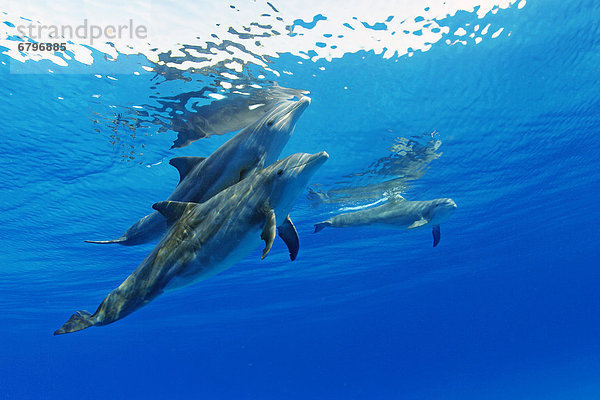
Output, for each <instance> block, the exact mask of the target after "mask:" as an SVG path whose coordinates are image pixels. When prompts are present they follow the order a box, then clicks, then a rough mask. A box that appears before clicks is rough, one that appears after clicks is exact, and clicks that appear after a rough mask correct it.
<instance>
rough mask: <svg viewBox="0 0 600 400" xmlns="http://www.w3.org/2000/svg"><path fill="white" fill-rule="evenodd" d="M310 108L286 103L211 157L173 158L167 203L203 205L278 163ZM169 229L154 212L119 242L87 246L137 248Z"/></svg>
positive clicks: (306, 102)
mask: <svg viewBox="0 0 600 400" xmlns="http://www.w3.org/2000/svg"><path fill="white" fill-rule="evenodd" d="M309 104H310V98H308V97H301V98H300V99H299V100H293V101H292V100H284V101H282V102H280V103H279V104H278V105H277V106H275V108H274V109H272V110H271V111H270V112H268V113H267V114H265V115H264V116H263V117H262V118H260V119H259V120H258V121H256V122H254V123H253V124H252V125H250V126H248V127H247V128H245V129H244V130H242V131H241V132H239V133H238V134H237V135H235V136H234V137H233V138H231V139H230V140H228V141H227V142H226V143H224V144H223V145H222V146H221V147H219V148H218V149H217V150H215V152H214V153H212V154H211V155H210V156H209V157H207V158H202V157H176V158H173V159H172V160H171V161H170V164H171V165H173V166H174V167H175V168H177V170H178V171H179V175H180V180H179V184H178V185H177V187H176V188H175V190H174V191H173V193H171V195H170V196H169V198H168V199H167V200H170V201H187V202H193V203H201V202H204V201H206V200H208V199H210V198H211V197H212V196H214V195H215V194H217V193H219V192H220V191H221V190H223V189H225V188H227V187H229V186H231V185H233V184H235V183H237V182H239V181H240V180H242V179H244V178H245V177H246V176H248V175H249V174H250V173H251V172H252V171H255V170H258V169H261V168H263V167H264V166H267V165H270V164H272V163H273V162H275V161H276V160H277V157H279V154H280V153H281V151H282V150H283V147H284V146H285V144H286V143H287V142H288V140H289V138H290V136H291V135H292V133H293V131H294V127H295V126H296V122H297V121H298V118H299V117H300V115H301V114H302V112H303V111H304V110H305V109H306V107H308V105H309ZM166 228H167V223H166V221H165V218H164V217H163V216H162V215H160V213H159V212H158V211H155V212H153V213H152V214H149V215H146V216H145V217H143V218H142V219H140V220H139V221H137V222H136V223H135V224H133V225H132V226H131V227H130V228H129V229H128V230H127V231H126V232H125V233H124V234H123V235H122V236H121V237H120V238H118V239H114V240H86V242H88V243H96V244H113V243H117V244H121V245H125V246H135V245H138V244H142V243H147V242H150V241H152V240H154V239H157V238H159V237H160V236H161V235H162V234H163V233H164V232H165V230H166Z"/></svg>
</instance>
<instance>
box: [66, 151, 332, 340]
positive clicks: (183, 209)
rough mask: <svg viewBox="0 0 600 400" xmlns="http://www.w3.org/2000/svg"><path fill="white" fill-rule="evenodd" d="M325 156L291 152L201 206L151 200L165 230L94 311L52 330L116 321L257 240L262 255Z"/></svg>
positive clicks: (225, 264)
mask: <svg viewBox="0 0 600 400" xmlns="http://www.w3.org/2000/svg"><path fill="white" fill-rule="evenodd" d="M328 157H329V156H328V155H327V153H326V152H324V151H323V152H320V153H317V154H312V155H311V154H306V153H297V154H293V155H291V156H289V157H286V158H284V159H283V160H280V161H278V162H276V163H275V164H273V165H271V166H269V167H266V168H264V169H262V170H260V171H257V172H255V173H254V174H252V175H251V176H250V177H248V178H246V179H244V180H243V181H241V182H239V183H237V184H235V185H233V186H231V187H229V188H227V189H225V190H223V191H222V192H220V193H219V194H217V195H215V196H214V197H212V198H211V199H209V200H208V201H206V202H204V203H201V204H197V203H184V202H177V201H162V202H159V203H156V204H154V205H153V208H154V209H156V210H158V211H159V212H160V213H161V214H162V215H164V216H165V218H166V219H167V221H168V224H169V229H168V231H167V234H166V235H165V236H163V238H162V239H161V240H160V242H159V243H158V244H157V245H156V247H155V248H154V250H152V252H151V253H150V254H149V255H148V257H146V259H145V260H144V261H142V263H141V264H140V266H139V267H138V268H137V269H136V270H135V271H134V272H133V273H132V274H131V275H129V277H128V278H127V279H125V281H124V282H123V283H121V285H120V286H119V287H117V288H116V289H114V290H113V291H112V292H110V293H109V295H108V296H106V298H105V299H104V301H102V303H101V304H100V306H99V307H98V309H97V310H96V312H95V313H94V314H90V313H89V312H87V311H78V312H76V313H75V314H73V315H72V316H71V318H70V319H69V320H68V321H67V322H66V323H65V324H64V325H63V326H62V327H61V328H60V329H58V330H57V331H56V332H54V334H55V335H60V334H63V333H70V332H75V331H79V330H81V329H85V328H88V327H90V326H94V325H107V324H110V323H112V322H115V321H117V320H119V319H121V318H123V317H125V316H126V315H128V314H131V313H132V312H134V311H135V310H137V309H138V308H140V307H142V306H144V305H146V304H148V303H149V302H150V301H152V300H153V299H155V298H156V297H157V296H159V295H160V294H161V293H163V292H164V291H167V290H170V289H175V288H179V287H182V286H186V285H189V284H192V283H194V282H198V281H201V280H204V279H207V278H209V277H211V276H213V275H215V274H217V273H219V272H221V271H223V270H225V269H227V268H229V267H231V266H232V265H233V264H235V263H237V262H238V261H240V260H241V259H242V258H244V257H245V256H246V255H248V253H250V252H251V251H252V250H254V249H255V248H256V247H257V246H259V245H260V241H261V239H262V240H264V241H265V248H264V250H263V252H262V258H265V257H266V256H267V254H268V253H269V250H270V249H271V246H272V245H273V240H274V239H275V231H276V226H277V221H283V220H287V218H288V214H289V212H290V210H291V208H292V206H293V204H294V202H295V201H296V199H297V198H298V197H299V196H300V194H301V192H302V191H303V190H304V189H305V188H306V185H307V184H308V180H309V179H310V178H311V177H312V175H313V174H314V173H315V172H316V171H317V170H318V169H319V167H321V165H323V163H324V162H325V161H326V160H327V158H328Z"/></svg>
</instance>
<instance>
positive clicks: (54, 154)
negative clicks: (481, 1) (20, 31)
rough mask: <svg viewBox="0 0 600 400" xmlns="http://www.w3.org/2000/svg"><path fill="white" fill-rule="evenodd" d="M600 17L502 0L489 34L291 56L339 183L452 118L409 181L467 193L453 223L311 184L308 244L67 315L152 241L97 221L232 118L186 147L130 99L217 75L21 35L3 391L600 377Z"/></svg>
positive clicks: (260, 392) (170, 393) (125, 222)
mask: <svg viewBox="0 0 600 400" xmlns="http://www.w3.org/2000/svg"><path fill="white" fill-rule="evenodd" d="M470 20H473V21H472V22H473V24H475V23H481V21H479V20H477V17H476V16H475V15H473V14H471V13H466V12H463V13H459V14H457V16H456V18H454V19H452V20H451V21H449V22H448V24H449V25H450V26H453V24H456V27H458V26H464V23H465V21H467V22H468V21H470ZM598 21H600V3H598V2H597V1H595V0H589V1H577V2H561V1H554V0H548V1H539V2H535V1H531V2H529V3H527V5H526V6H525V7H524V8H523V9H519V10H517V9H516V7H514V6H513V7H511V8H509V9H507V10H501V11H500V12H498V13H497V14H495V15H489V16H487V17H486V19H485V21H483V22H486V23H487V22H493V23H496V24H499V25H501V26H504V27H506V29H505V31H511V35H510V36H508V35H507V34H506V32H505V33H504V34H503V35H501V36H500V37H498V38H496V39H494V40H487V41H483V42H482V43H480V44H478V45H472V44H469V45H466V46H463V45H460V44H459V45H453V46H448V45H445V44H439V45H435V46H433V47H432V49H431V50H429V51H427V52H424V53H421V52H417V53H415V55H414V56H412V57H407V56H403V57H400V58H392V59H384V58H382V57H381V56H380V55H378V54H375V53H374V52H358V53H355V54H346V55H345V56H344V57H343V58H341V59H334V60H333V61H331V62H328V61H317V62H314V63H312V62H304V63H303V64H298V63H297V58H296V57H295V56H291V55H285V54H283V55H281V57H279V58H277V59H274V60H273V66H274V69H278V70H288V71H292V72H293V75H288V74H282V75H281V76H280V77H278V78H277V81H278V83H279V84H280V85H281V86H285V87H293V88H301V89H307V90H309V91H310V92H311V94H310V97H311V98H312V104H311V105H310V107H309V108H308V109H307V110H306V111H305V112H304V114H303V116H302V117H301V119H300V121H299V123H298V125H297V127H296V131H295V133H294V135H293V137H292V139H291V140H290V142H289V143H288V145H287V147H286V148H285V150H284V153H283V154H282V156H285V155H288V154H292V153H295V152H299V151H302V152H317V151H321V150H326V151H327V152H328V153H329V154H330V160H329V161H328V162H327V163H326V164H325V165H324V166H323V167H322V168H321V170H320V171H319V172H318V173H317V175H315V177H314V178H313V183H314V184H318V185H319V186H318V187H319V188H322V189H323V190H332V189H335V188H339V187H340V182H346V185H348V184H350V185H352V184H353V183H352V182H355V183H354V184H355V186H356V187H360V186H361V185H363V184H365V183H373V184H375V183H379V180H380V179H381V178H378V177H376V176H374V177H372V178H369V177H367V178H365V179H363V180H361V181H360V182H358V181H356V180H353V179H350V178H347V176H348V175H350V174H354V173H359V172H361V171H365V170H368V168H369V166H370V165H372V164H373V163H374V162H375V161H376V160H378V159H381V158H384V157H388V156H389V155H390V152H389V147H390V146H391V145H392V144H393V143H394V140H395V139H396V138H398V137H404V138H413V139H414V141H415V142H416V143H418V144H421V145H425V144H426V143H428V140H429V139H430V136H428V135H427V134H429V133H431V132H434V131H435V132H436V133H435V134H434V137H435V138H436V140H440V141H441V142H442V144H441V146H440V147H439V150H438V151H437V153H440V154H441V155H440V156H439V157H438V158H436V159H434V160H432V161H431V162H429V163H427V164H426V168H425V170H424V173H423V174H422V176H420V177H419V178H418V179H413V180H410V181H409V182H407V184H406V188H405V190H404V191H403V195H404V196H405V197H406V198H407V199H409V200H427V199H433V198H437V197H451V198H453V199H454V200H455V201H456V203H457V204H458V209H457V211H456V212H455V213H454V215H453V216H452V217H451V218H450V219H448V220H447V221H446V222H445V223H443V224H442V228H441V229H442V239H441V243H440V245H439V246H438V247H436V248H432V246H431V232H430V231H429V230H417V231H414V232H412V231H411V232H407V231H394V230H385V231H382V230H379V229H377V228H373V227H365V228H352V229H351V228H348V229H337V230H334V229H329V230H324V231H323V232H320V233H319V234H315V235H313V234H312V225H313V224H314V223H315V222H318V221H321V220H323V219H326V218H328V217H329V216H330V215H332V214H331V213H335V212H336V210H337V209H338V208H339V207H338V206H337V205H335V204H320V205H319V204H314V203H313V202H311V200H309V199H308V198H306V197H305V196H302V197H301V198H300V199H299V200H298V202H297V204H296V206H295V208H294V210H293V212H292V218H293V220H294V222H295V225H296V227H297V229H298V233H299V235H300V240H301V249H300V254H299V256H298V259H297V260H296V261H295V262H293V263H292V262H289V260H288V258H287V257H288V256H287V249H286V248H285V246H284V245H283V243H281V242H280V241H276V243H275V245H274V248H273V249H272V250H271V253H270V254H269V257H268V258H267V259H265V260H263V261H260V249H257V250H256V251H255V252H253V253H252V254H251V255H249V256H248V257H246V258H245V259H244V261H242V262H240V263H239V264H237V265H236V266H234V267H233V268H231V269H230V270H227V271H225V272H223V273H222V274H220V275H218V276H216V277H214V278H211V279H210V280H207V281H205V282H202V283H200V284H197V285H195V286H192V287H188V288H185V289H182V290H179V291H177V292H173V293H169V294H166V295H164V296H161V297H159V298H158V299H157V300H155V301H154V302H152V303H151V304H149V305H148V306H147V307H145V308H143V309H141V310H139V311H137V312H135V313H134V314H132V315H130V316H128V317H127V318H125V319H123V320H121V321H118V322H116V323H114V324H112V325H109V326H105V327H100V328H92V329H88V330H85V331H83V332H78V333H74V334H70V335H63V336H57V337H54V336H53V335H52V332H53V331H54V330H55V329H57V328H58V327H60V326H61V324H62V323H64V321H65V320H66V319H67V318H68V317H69V315H71V313H72V312H74V311H76V310H79V309H88V310H94V309H95V308H96V306H97V305H98V304H99V303H100V301H101V300H102V299H103V298H104V296H105V295H106V294H107V293H108V292H109V291H110V290H112V289H113V288H114V287H116V286H117V285H118V284H119V283H120V282H122V280H123V279H124V278H125V277H126V276H127V275H129V273H130V272H131V271H133V269H134V268H135V267H136V266H137V265H138V264H139V263H140V262H141V260H142V259H143V258H144V257H145V256H146V254H148V253H149V251H150V250H151V249H152V246H153V245H151V244H147V245H143V246H137V247H110V246H108V247H107V246H93V245H89V244H86V243H84V242H83V240H84V239H106V238H112V237H116V236H118V235H120V234H121V233H122V231H123V230H124V229H126V228H127V227H128V226H129V225H130V224H131V223H133V222H134V221H135V220H137V218H139V217H141V216H143V215H145V214H146V213H147V212H148V211H149V207H150V205H151V204H153V203H154V202H156V201H160V200H163V199H165V198H166V197H168V195H169V194H170V193H171V191H172V189H173V187H174V186H175V185H176V183H177V179H178V176H177V171H176V170H175V169H174V168H172V167H171V166H169V165H168V162H167V161H168V159H169V158H171V157H174V156H180V155H198V156H207V155H208V154H210V152H211V151H213V150H214V149H216V148H217V147H218V146H219V145H220V144H222V143H224V142H225V141H226V140H227V139H228V138H229V137H231V134H228V135H224V136H213V137H210V138H207V139H201V140H199V141H197V142H194V143H193V144H191V145H190V146H188V147H185V148H183V149H173V150H170V145H171V143H172V141H173V140H174V139H175V137H176V134H175V133H174V132H173V131H170V130H168V129H166V130H165V131H163V132H158V130H159V126H158V125H156V124H152V123H146V124H141V125H140V126H138V127H137V129H136V130H135V135H133V133H132V132H133V131H132V130H130V129H129V128H127V127H125V126H124V125H118V126H116V128H115V123H114V121H113V120H114V119H115V117H116V114H117V113H121V112H123V113H125V114H126V115H125V117H124V118H126V119H127V118H129V119H127V121H129V122H131V121H132V118H133V117H132V112H131V110H132V108H131V106H132V105H138V104H144V105H146V109H147V110H149V109H151V107H152V106H156V105H157V104H156V103H157V100H156V95H157V92H161V93H160V95H161V96H163V97H168V96H175V95H177V94H180V93H185V92H190V91H194V90H200V89H201V85H200V83H198V82H195V81H186V80H173V81H170V82H165V83H164V84H163V86H155V85H157V79H156V78H154V77H153V76H154V74H153V73H148V74H142V75H140V76H134V75H132V74H123V75H118V80H112V79H108V78H106V77H102V78H97V77H95V76H94V74H92V73H78V74H51V73H45V74H31V73H28V74H19V73H14V72H13V71H11V70H10V68H9V66H10V64H11V62H15V61H14V60H11V59H10V58H9V57H7V56H5V55H2V56H0V60H2V61H3V62H4V64H3V65H1V66H0V70H1V72H0V88H1V96H0V97H1V98H2V99H3V101H2V102H1V103H0V110H1V115H2V120H3V124H2V134H1V137H2V140H1V141H0V154H1V157H0V167H1V171H2V173H1V174H0V188H1V191H0V196H1V203H0V209H1V211H2V212H1V219H2V226H1V229H0V238H1V248H2V263H1V265H2V266H1V268H0V343H1V345H0V349H1V351H0V399H56V398H65V399H71V398H73V399H74V398H81V399H107V398H109V399H142V398H145V399H166V398H169V399H197V398H207V399H296V398H297V399H557V400H558V399H561V400H562V399H565V400H566V399H598V398H600V340H599V337H600V321H599V315H600V295H599V293H600V292H599V291H598V284H599V282H600V268H599V267H600V263H599V261H598V260H600V248H599V246H598V241H599V239H600V234H599V230H598V225H599V223H600V211H599V209H598V204H599V203H598V201H599V200H600V191H599V189H598V187H599V185H600V168H599V166H600V101H599V98H598V94H599V93H600V70H599V66H600V24H599V23H598ZM454 30H455V29H452V28H451V31H452V32H453V31H454ZM123 62H130V63H132V64H136V63H137V62H142V61H139V60H138V59H137V58H136V57H134V56H130V57H129V58H127V61H123ZM319 67H325V69H324V70H321V69H319ZM271 78H272V77H271ZM161 88H162V89H161ZM96 94H99V95H100V97H93V95H96ZM58 97H62V99H58ZM111 106H114V107H115V108H111ZM127 110H129V111H127ZM142 119H144V118H142ZM424 134H425V135H424ZM115 135H117V136H118V137H119V140H115ZM134 136H135V137H134ZM140 153H143V154H140ZM124 156H125V157H124ZM129 156H130V157H131V158H129ZM344 177H346V178H344ZM369 179H371V180H369ZM348 182H350V183H348ZM342 186H343V185H342ZM307 193H308V192H307ZM357 204H360V202H356V204H355V203H352V204H350V205H357ZM346 206H348V205H346Z"/></svg>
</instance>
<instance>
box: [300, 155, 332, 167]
mask: <svg viewBox="0 0 600 400" xmlns="http://www.w3.org/2000/svg"><path fill="white" fill-rule="evenodd" d="M328 159H329V154H327V152H326V151H322V152H320V153H316V154H312V155H311V156H310V157H308V160H306V165H307V166H308V165H310V166H311V167H312V168H319V167H320V166H321V165H323V164H325V161H327V160H328Z"/></svg>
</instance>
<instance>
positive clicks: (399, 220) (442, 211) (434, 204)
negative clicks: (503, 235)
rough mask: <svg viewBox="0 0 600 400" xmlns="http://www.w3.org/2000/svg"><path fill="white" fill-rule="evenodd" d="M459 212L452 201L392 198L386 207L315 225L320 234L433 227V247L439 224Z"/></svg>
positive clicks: (382, 206)
mask: <svg viewBox="0 0 600 400" xmlns="http://www.w3.org/2000/svg"><path fill="white" fill-rule="evenodd" d="M454 210H456V203H455V202H454V200H452V199H435V200H427V201H408V200H405V199H404V198H402V197H391V198H389V199H388V200H387V201H386V202H385V203H384V204H382V205H380V206H377V207H373V208H367V209H365V210H360V211H355V212H350V213H344V214H340V215H336V216H335V217H332V218H329V219H328V220H326V221H323V222H319V223H318V224H315V231H314V232H313V233H317V232H319V231H321V230H322V229H324V228H325V227H328V226H330V227H334V228H343V227H348V226H362V225H374V226H380V227H385V228H396V229H415V228H423V227H425V226H431V227H432V231H433V247H435V246H437V245H438V243H439V242H440V235H441V233H440V223H441V222H443V221H444V220H445V219H447V218H448V217H449V216H450V215H451V214H452V213H453V212H454Z"/></svg>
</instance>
